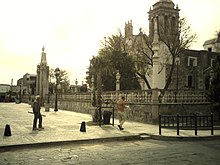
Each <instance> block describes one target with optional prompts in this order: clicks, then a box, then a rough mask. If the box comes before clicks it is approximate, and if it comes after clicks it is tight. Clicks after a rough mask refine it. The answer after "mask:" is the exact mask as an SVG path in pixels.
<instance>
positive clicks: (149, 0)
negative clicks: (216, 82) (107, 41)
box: [0, 0, 220, 85]
mask: <svg viewBox="0 0 220 165" xmlns="http://www.w3.org/2000/svg"><path fill="white" fill-rule="evenodd" d="M157 1H158V0H7V1H6V0H0V21H1V23H0V84H11V79H13V85H16V82H17V80H18V79H19V78H22V77H23V75H24V74H26V73H30V74H36V69H37V65H38V64H39V63H40V61H41V51H42V47H43V46H44V47H45V52H46V53H47V63H48V66H49V67H50V68H56V67H59V68H60V69H62V70H66V71H67V72H68V75H69V78H70V84H75V80H76V79H77V80H78V82H79V84H81V83H82V81H84V82H85V77H86V71H87V70H88V69H87V68H88V66H89V60H90V59H91V58H92V56H96V55H97V54H98V51H99V49H100V48H101V41H104V37H109V36H111V35H116V34H117V33H118V30H119V29H120V30H121V32H122V33H123V34H124V26H125V22H128V21H129V20H132V24H133V34H138V32H139V28H142V29H143V31H144V32H145V33H148V13H147V12H148V11H149V9H150V7H151V6H152V5H153V4H154V3H156V2H157ZM173 2H174V4H178V6H179V8H180V17H186V19H187V21H188V24H189V25H190V26H191V29H192V32H193V33H196V34H197V36H198V37H197V42H196V43H194V44H193V45H192V47H191V49H194V50H202V49H203V47H202V45H203V43H204V42H205V41H206V40H208V39H212V38H214V37H215V34H216V31H218V30H220V21H219V17H220V10H219V6H220V0H173Z"/></svg>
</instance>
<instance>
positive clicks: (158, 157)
mask: <svg viewBox="0 0 220 165" xmlns="http://www.w3.org/2000/svg"><path fill="white" fill-rule="evenodd" d="M0 164H1V165H8V164H10V165H14V164H20V165H26V164H27V165H29V164H30V165H35V164H36V165H44V164H47V165H49V164H53V165H63V164H65V165H67V164H89V165H90V164H94V165H97V164H101V165H103V164H114V165H115V164H116V165H117V164H118V165H125V164H126V165H133V164H137V165H139V164H141V165H142V164H143V165H146V164H153V165H157V164H169V165H176V164H178V165H190V164H192V165H197V164H198V165H206V164H207V165H218V164H220V140H212V141H202V140H201V141H159V140H136V141H122V142H113V141H112V142H97V143H91V142H90V143H79V144H76V143H75V144H68V145H67V144H61V145H54V146H48V145H45V146H43V147H27V148H17V149H16V148H13V149H5V150H0Z"/></svg>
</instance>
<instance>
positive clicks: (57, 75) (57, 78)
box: [54, 68, 60, 112]
mask: <svg viewBox="0 0 220 165" xmlns="http://www.w3.org/2000/svg"><path fill="white" fill-rule="evenodd" d="M54 75H55V77H56V85H55V94H56V96H55V107H54V111H55V112H57V111H58V108H57V85H58V83H59V75H60V69H59V68H56V69H55V70H54Z"/></svg>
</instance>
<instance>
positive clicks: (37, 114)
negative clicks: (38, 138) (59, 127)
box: [33, 95, 44, 131]
mask: <svg viewBox="0 0 220 165" xmlns="http://www.w3.org/2000/svg"><path fill="white" fill-rule="evenodd" d="M40 104H41V103H40V96H39V95H37V96H36V97H35V100H34V103H33V113H34V121H33V131H35V130H37V119H39V123H38V128H39V130H41V129H44V128H43V127H42V115H41V113H40V109H41V105H40Z"/></svg>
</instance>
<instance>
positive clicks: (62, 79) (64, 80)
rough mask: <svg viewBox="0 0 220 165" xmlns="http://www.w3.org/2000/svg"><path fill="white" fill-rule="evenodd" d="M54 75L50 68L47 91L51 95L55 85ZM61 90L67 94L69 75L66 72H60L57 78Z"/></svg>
mask: <svg viewBox="0 0 220 165" xmlns="http://www.w3.org/2000/svg"><path fill="white" fill-rule="evenodd" d="M55 78H56V77H55V75H54V69H53V68H51V69H50V71H49V91H50V93H53V89H54V86H55V83H56V80H55ZM58 80H59V83H60V86H61V89H62V90H64V92H67V91H68V89H69V85H70V80H69V75H68V73H67V71H66V70H60V75H59V77H58Z"/></svg>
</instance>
